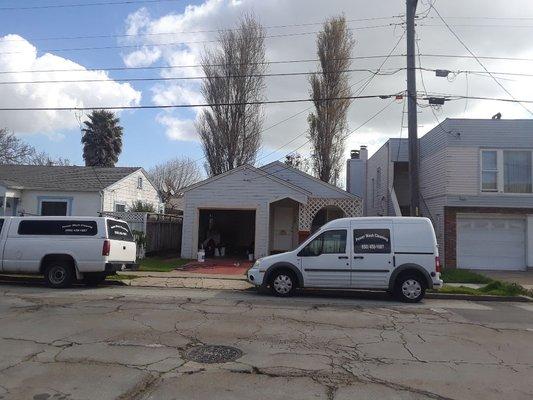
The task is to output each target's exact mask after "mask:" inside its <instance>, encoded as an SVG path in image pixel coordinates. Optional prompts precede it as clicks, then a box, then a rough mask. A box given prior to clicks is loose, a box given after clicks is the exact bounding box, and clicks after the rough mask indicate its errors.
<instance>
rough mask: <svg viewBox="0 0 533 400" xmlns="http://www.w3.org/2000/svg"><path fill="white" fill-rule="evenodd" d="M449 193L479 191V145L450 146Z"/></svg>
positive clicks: (448, 151)
mask: <svg viewBox="0 0 533 400" xmlns="http://www.w3.org/2000/svg"><path fill="white" fill-rule="evenodd" d="M447 153H448V154H447V161H446V165H447V170H448V171H447V175H448V179H447V181H448V184H447V187H446V193H447V194H448V195H456V194H458V195H477V194H478V193H479V147H455V146H454V147H448V149H447Z"/></svg>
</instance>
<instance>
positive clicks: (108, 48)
mask: <svg viewBox="0 0 533 400" xmlns="http://www.w3.org/2000/svg"><path fill="white" fill-rule="evenodd" d="M396 25H399V24H394V23H390V24H382V25H373V26H363V27H355V28H349V30H350V31H353V30H363V29H375V28H384V27H392V26H396ZM317 33H319V31H312V32H293V33H280V34H277V35H265V36H264V38H265V39H276V38H283V37H294V36H309V35H316V34H317ZM217 42H218V39H212V40H196V41H194V40H193V41H186V42H168V43H146V44H128V45H113V46H88V47H69V48H64V47H60V48H50V49H42V50H40V51H42V52H55V53H59V52H65V51H92V50H113V49H131V48H140V47H166V46H178V45H191V44H207V43H217ZM22 53H25V52H24V51H9V52H1V53H0V55H9V54H22Z"/></svg>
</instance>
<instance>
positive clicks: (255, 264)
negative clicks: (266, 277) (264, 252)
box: [251, 258, 261, 269]
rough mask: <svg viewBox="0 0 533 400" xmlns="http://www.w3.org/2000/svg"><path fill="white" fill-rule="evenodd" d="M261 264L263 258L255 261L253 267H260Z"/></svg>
mask: <svg viewBox="0 0 533 400" xmlns="http://www.w3.org/2000/svg"><path fill="white" fill-rule="evenodd" d="M260 265H261V259H260V258H259V259H258V260H256V261H255V263H254V265H252V268H251V269H259V266H260Z"/></svg>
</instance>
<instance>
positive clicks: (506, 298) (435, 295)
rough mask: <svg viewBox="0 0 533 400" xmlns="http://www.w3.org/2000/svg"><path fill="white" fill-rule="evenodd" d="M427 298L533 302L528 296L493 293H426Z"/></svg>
mask: <svg viewBox="0 0 533 400" xmlns="http://www.w3.org/2000/svg"><path fill="white" fill-rule="evenodd" d="M426 299H438V300H468V301H501V302H520V303H529V302H533V298H531V297H528V296H492V295H479V296H476V295H471V294H452V293H438V292H435V293H426Z"/></svg>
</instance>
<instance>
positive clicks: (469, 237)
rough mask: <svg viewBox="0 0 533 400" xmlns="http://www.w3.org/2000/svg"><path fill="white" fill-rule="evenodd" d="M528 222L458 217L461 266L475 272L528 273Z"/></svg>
mask: <svg viewBox="0 0 533 400" xmlns="http://www.w3.org/2000/svg"><path fill="white" fill-rule="evenodd" d="M525 232H526V225H525V220H524V219H519V218H500V217H484V218H480V217H468V216H458V217H457V265H458V267H459V268H472V269H524V268H525V264H526V260H525Z"/></svg>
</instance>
